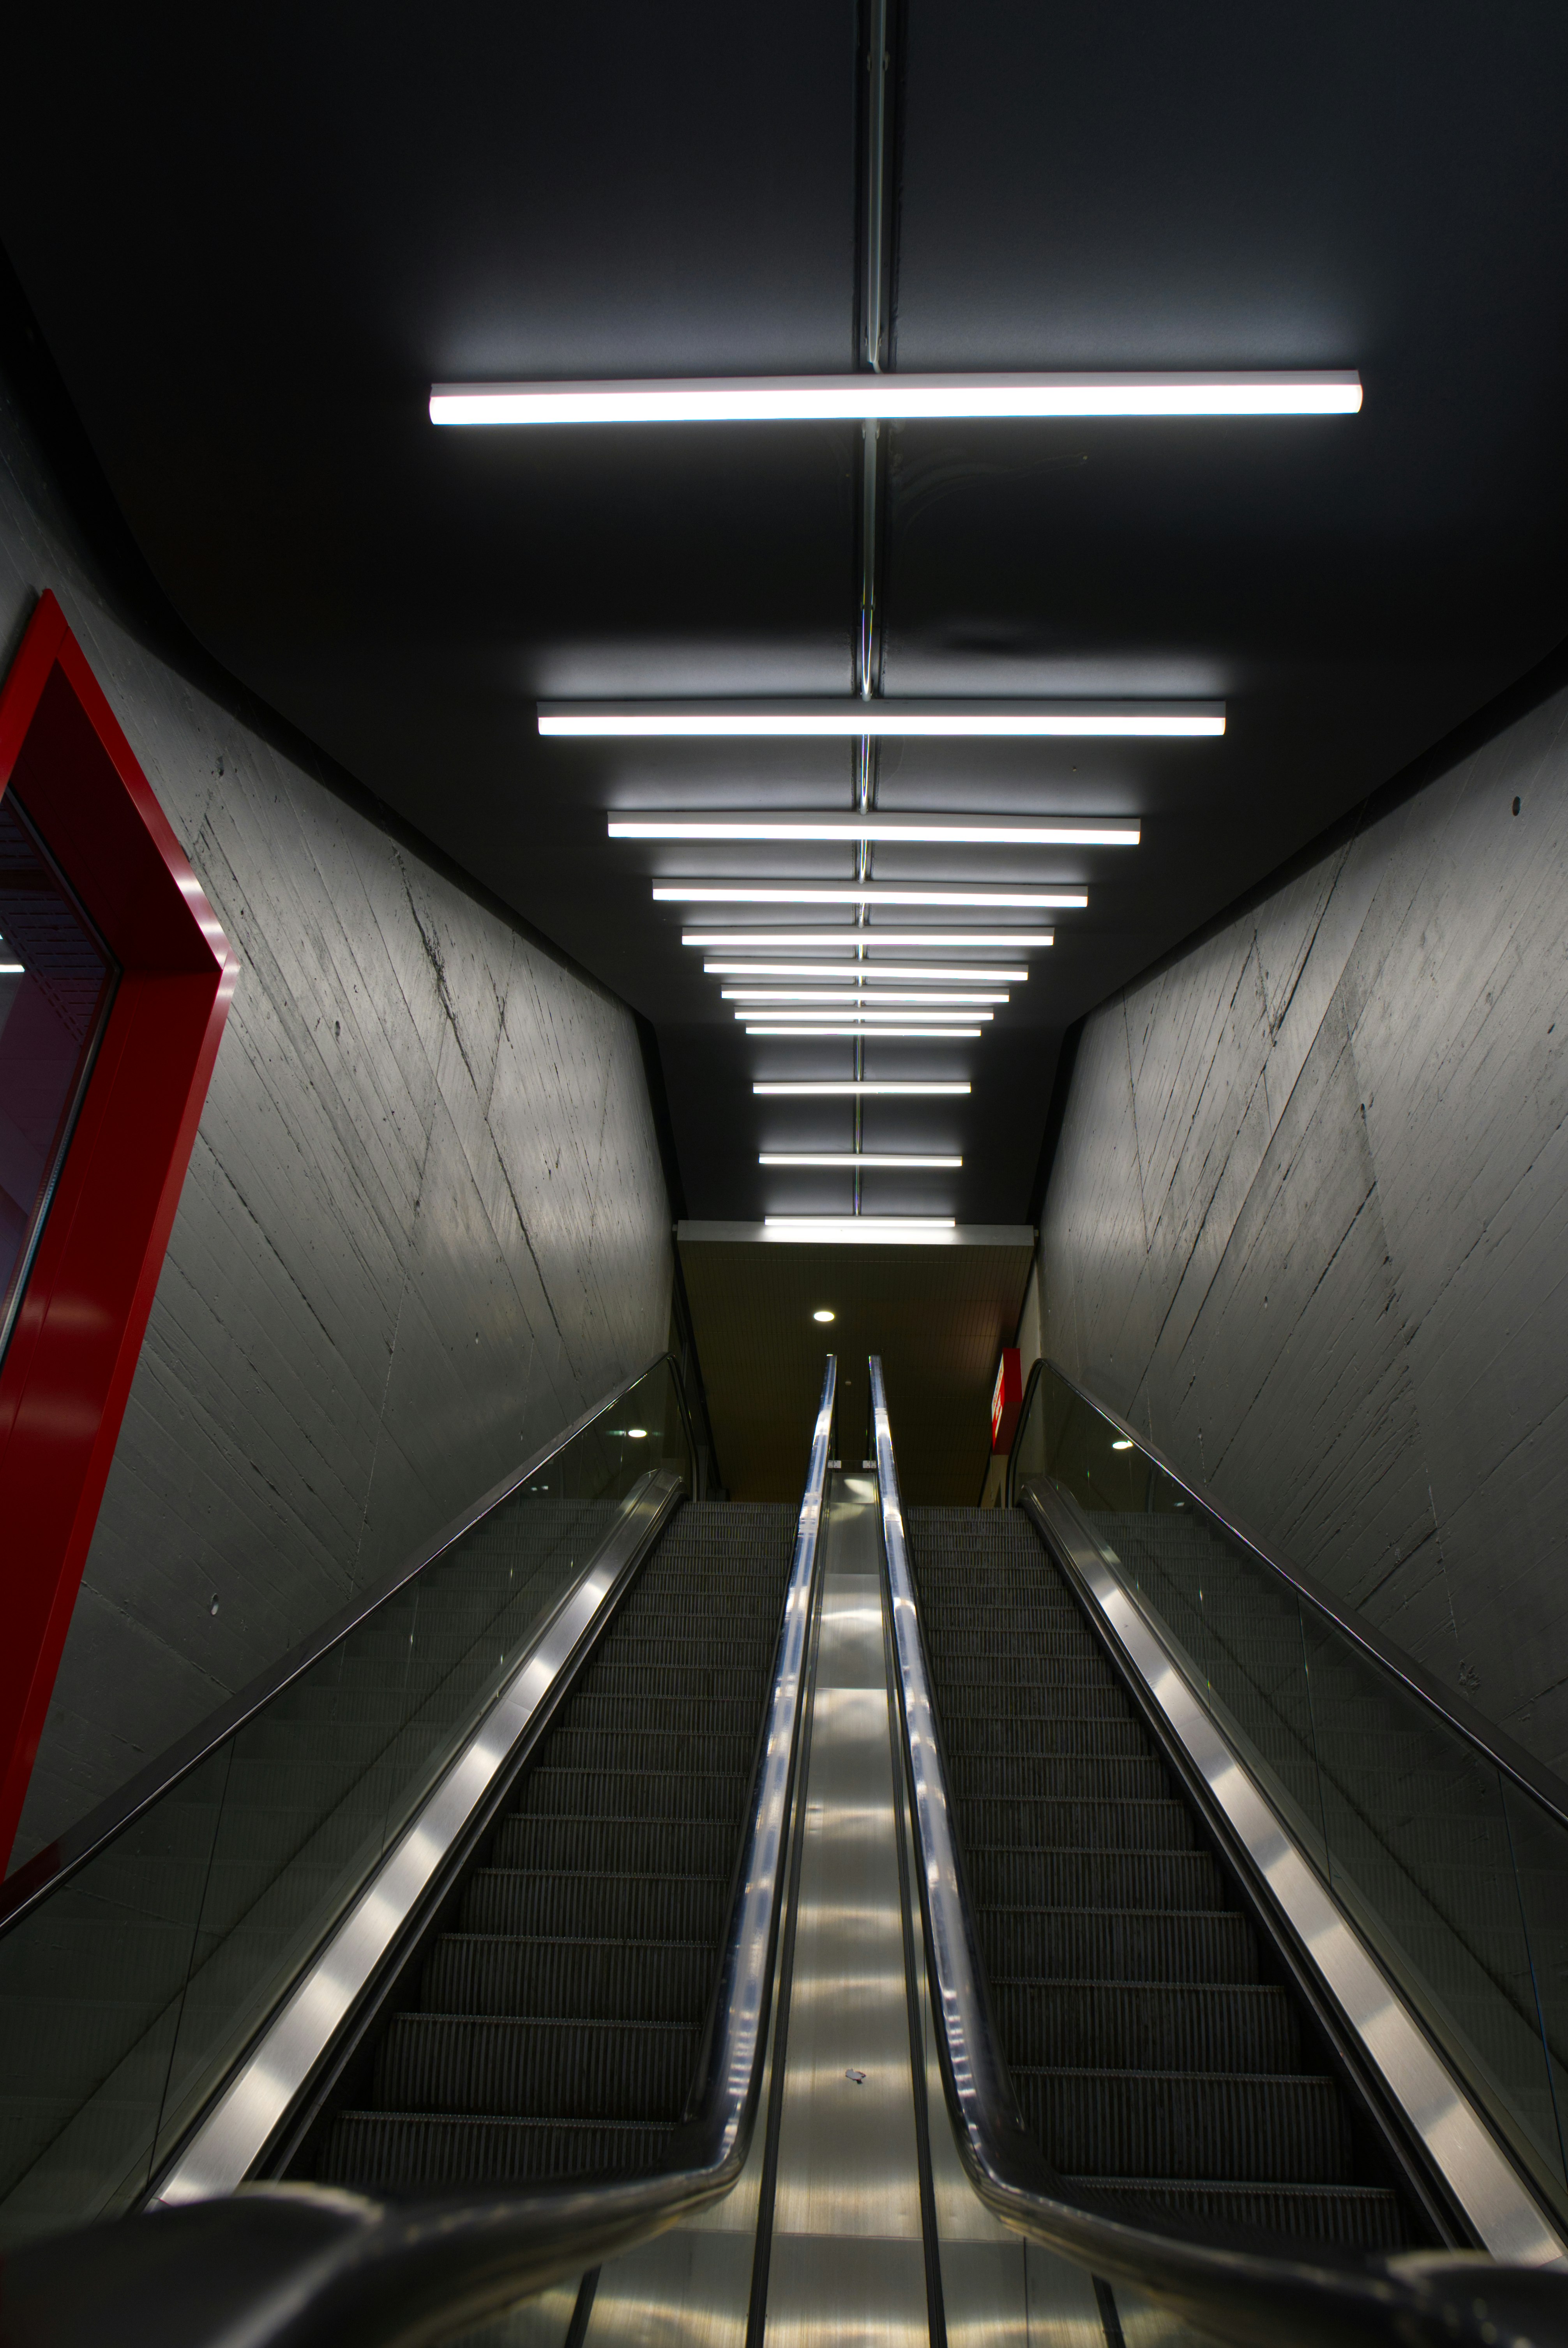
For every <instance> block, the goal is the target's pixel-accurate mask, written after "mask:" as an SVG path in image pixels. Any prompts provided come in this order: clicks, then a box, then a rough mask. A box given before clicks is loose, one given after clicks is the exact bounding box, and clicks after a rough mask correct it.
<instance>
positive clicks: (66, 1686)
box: [0, 386, 672, 1859]
mask: <svg viewBox="0 0 1568 2348" xmlns="http://www.w3.org/2000/svg"><path fill="white" fill-rule="evenodd" d="M45 586H49V587H53V588H54V590H55V592H56V594H57V595H58V596H59V597H60V600H61V602H62V603H63V604H64V606H65V610H66V613H67V618H68V620H69V621H70V623H71V625H72V627H73V628H74V629H75V630H76V632H77V634H78V636H79V637H80V638H81V641H82V644H83V645H84V647H85V649H86V651H87V657H88V658H89V660H90V661H91V662H92V664H93V666H94V669H95V670H96V672H97V675H98V677H99V679H100V681H101V682H102V684H103V685H104V688H105V690H106V692H107V693H108V696H109V699H110V701H111V703H112V704H113V706H114V709H115V714H116V716H118V718H119V720H120V722H121V724H122V725H123V726H124V727H125V729H126V732H127V733H128V736H129V737H130V740H131V743H132V745H133V747H134V748H135V750H136V752H137V755H138V757H139V758H140V760H141V762H142V765H143V767H145V769H146V771H147V775H148V778H149V781H150V782H151V784H152V787H153V788H154V790H155V791H156V792H157V794H158V797H159V802H160V804H161V805H162V807H163V809H164V811H165V813H166V814H167V816H168V817H169V821H170V822H171V823H172V824H173V826H174V829H175V830H176V832H177V833H178V834H179V839H180V841H181V843H182V845H183V846H184V848H185V850H186V851H187V853H188V854H189V855H190V860H191V863H192V864H193V865H194V867H195V869H196V871H197V874H198V876H199V878H200V881H201V884H202V886H203V888H204V889H205V890H206V891H207V893H208V895H209V897H210V899H211V901H212V903H213V906H214V907H215V909H216V911H217V913H218V916H219V918H220V921H221V922H222V923H223V925H224V928H225V929H226V931H227V932H228V934H229V937H230V939H231V942H232V943H233V944H234V946H235V947H236V949H237V951H238V953H239V957H240V963H241V974H240V982H239V986H238V989H237V991H236V994H235V999H234V1008H233V1012H232V1014H231V1017H230V1021H229V1025H228V1030H227V1033H226V1035H225V1036H224V1040H223V1045H222V1049H221V1051H220V1054H219V1058H218V1065H217V1068H216V1071H215V1073H214V1076H213V1079H212V1085H211V1089H210V1093H209V1096H208V1099H207V1104H206V1107H205V1109H204V1112H203V1115H202V1118H201V1126H200V1133H199V1134H198V1137H197V1141H196V1147H195V1150H194V1152H193V1154H192V1158H191V1163H190V1174H189V1177H188V1179H187V1180H186V1184H185V1189H184V1191H183V1194H182V1196H181V1200H180V1205H179V1215H178V1217H177V1219H176V1222H175V1227H174V1232H173V1237H172V1239H171V1241H170V1244H169V1255H168V1259H167V1261H166V1262H165V1265H164V1269H163V1273H162V1277H161V1279H160V1281H159V1289H158V1295H157V1301H156V1303H155V1304H154V1306H153V1311H152V1317H151V1320H150V1322H149V1326H148V1333H147V1340H146V1343H145V1344H144V1346H143V1349H142V1356H141V1361H140V1364H139V1366H138V1371H137V1375H136V1380H135V1383H134V1385H133V1387H132V1390H131V1395H130V1401H129V1406H128V1410H127V1413H126V1418H125V1426H124V1432H123V1433H122V1435H121V1437H120V1442H119V1447H118V1451H117V1453H116V1457H115V1463H114V1468H113V1470H112V1472H111V1475H110V1478H109V1483H108V1491H107V1493H106V1495H105V1498H104V1506H103V1510H102V1513H101V1516H100V1518H99V1520H98V1527H97V1535H96V1538H95V1540H94V1542H93V1546H92V1550H91V1554H90V1556H89V1559H88V1561H87V1573H86V1577H85V1579H84V1581H83V1584H82V1591H81V1595H80V1598H79V1600H78V1601H77V1609H76V1613H75V1615H74V1617H73V1620H72V1624H71V1632H70V1637H69V1641H68V1643H67V1649H66V1653H65V1658H64V1663H63V1665H62V1668H61V1672H60V1676H59V1680H58V1683H57V1685H56V1694H55V1700H54V1704H53V1706H52V1709H51V1711H50V1713H49V1716H48V1722H47V1725H46V1730H45V1735H44V1742H43V1747H42V1750H41V1752H40V1754H39V1757H38V1765H37V1767H36V1772H35V1774H34V1778H33V1786H32V1791H31V1794H30V1796H29V1799H28V1804H27V1809H26V1817H25V1818H24V1822H23V1829H22V1833H21V1836H20V1838H19V1839H18V1843H17V1848H16V1854H15V1856H16V1858H18V1859H20V1858H22V1857H25V1856H26V1854H27V1853H28V1852H29V1851H31V1850H32V1849H36V1847H37V1846H38V1844H40V1843H41V1842H44V1841H46V1840H47V1839H48V1838H50V1837H51V1836H52V1835H54V1834H56V1833H57V1832H58V1831H59V1830H60V1829H61V1828H64V1827H65V1826H67V1824H68V1823H69V1822H70V1821H71V1820H72V1819H73V1818H76V1817H77V1816H79V1815H80V1814H81V1813H82V1812H83V1811H84V1810H86V1809H87V1808H89V1807H91V1805H92V1804H93V1803H94V1802H95V1801H97V1799H99V1798H100V1797H102V1796H103V1795H105V1794H106V1793H108V1792H110V1791H112V1790H113V1788H114V1787H116V1786H118V1785H119V1784H121V1783H123V1781H124V1780H125V1778H126V1777H127V1776H129V1775H131V1774H132V1772H133V1771H135V1770H136V1769H138V1768H139V1767H141V1766H143V1765H144V1763H146V1762H147V1761H148V1760H149V1759H150V1758H152V1757H153V1756H155V1755H156V1754H157V1753H158V1752H159V1751H160V1750H161V1749H162V1747H163V1746H165V1745H167V1744H168V1743H169V1741H170V1740H171V1739H172V1738H173V1737H175V1736H176V1735H179V1734H180V1733H181V1732H182V1731H183V1730H185V1729H186V1728H188V1727H190V1726H191V1725H193V1724H194V1723H195V1722H197V1721H199V1720H200V1719H201V1718H202V1717H203V1715H205V1714H206V1713H207V1712H209V1711H210V1709H211V1708H212V1707H213V1706H214V1705H215V1704H218V1703H220V1702H221V1700H222V1699H223V1697H224V1696H225V1695H227V1694H230V1693H231V1692H232V1691H233V1690H234V1689H235V1688H237V1687H239V1686H241V1685H242V1684H243V1683H244V1682H245V1681H246V1680H248V1679H250V1678H251V1676H252V1675H253V1674H254V1673H256V1672H258V1671H259V1670H261V1669H262V1668H263V1667H264V1666H265V1665H266V1664H267V1663H270V1662H271V1661H272V1660H273V1659H274V1658H275V1657H276V1656H277V1655H279V1654H280V1653H282V1652H284V1651H285V1650H286V1649H287V1648H288V1647H290V1646H291V1645H292V1644H293V1643H295V1642H296V1641H297V1640H299V1639H301V1638H302V1637H303V1636H304V1635H305V1634H306V1632H309V1631H311V1630H312V1629H313V1628H314V1626H315V1625H316V1624H317V1623H318V1622H321V1621H322V1620H323V1618H325V1617H326V1616H327V1615H329V1614H331V1613H332V1612H334V1611H335V1610H336V1609H337V1608H338V1607H340V1606H341V1605H342V1604H343V1602H344V1601H345V1600H346V1599H348V1598H349V1597H350V1596H352V1595H353V1593H354V1591H355V1590H356V1589H357V1588H360V1587H363V1586H364V1584H365V1583H366V1582H368V1581H374V1580H375V1579H376V1577H377V1576H378V1575H380V1574H381V1573H383V1572H384V1571H385V1570H388V1569H390V1568H391V1567H393V1566H395V1564H396V1563H397V1561H398V1560H399V1559H400V1558H402V1557H403V1556H405V1554H407V1553H408V1552H409V1551H410V1550H413V1549H415V1547H417V1545H418V1544H419V1543H420V1542H421V1541H422V1540H425V1539H427V1538H428V1537H429V1535H430V1534H431V1533H433V1532H434V1531H436V1529H438V1528H439V1527H440V1526H441V1525H442V1524H443V1523H445V1522H446V1520H447V1519H449V1518H450V1517H451V1516H453V1515H454V1514H456V1511H457V1510H458V1509H460V1508H461V1507H462V1506H463V1505H464V1504H465V1503H466V1501H467V1500H468V1499H469V1498H471V1497H472V1496H473V1495H474V1493H475V1492H477V1491H479V1490H483V1489H484V1488H486V1487H487V1486H488V1485H490V1484H491V1483H493V1482H495V1481H496V1480H497V1478H499V1477H500V1476H502V1475H503V1474H504V1473H505V1472H506V1470H507V1468H508V1467H510V1466H511V1465H512V1464H513V1463H514V1462H515V1461H516V1460H518V1459H519V1458H521V1457H524V1456H525V1455H526V1454H527V1453H528V1451H529V1450H531V1449H533V1448H535V1447H537V1446H538V1445H539V1444H540V1443H543V1442H545V1441H546V1440H548V1437H549V1436H550V1435H551V1434H552V1433H553V1432H554V1431H555V1429H556V1428H557V1427H558V1426H561V1425H563V1424H564V1423H565V1422H566V1421H567V1420H568V1419H569V1418H570V1417H571V1416H573V1415H574V1414H575V1413H576V1412H577V1411H578V1410H579V1409H580V1408H581V1407H582V1406H583V1405H584V1403H585V1402H587V1401H589V1400H591V1398H592V1396H593V1395H595V1394H598V1393H602V1392H603V1390H604V1389H605V1388H606V1387H607V1386H609V1385H611V1384H613V1382H614V1381H615V1380H616V1378H618V1377H619V1376H620V1375H623V1374H624V1373H625V1372H626V1371H628V1370H629V1369H631V1368H633V1367H635V1366H637V1365H638V1364H639V1363H641V1361H644V1360H646V1359H648V1358H649V1357H650V1356H651V1355H652V1354H655V1353H656V1352H658V1351H659V1350H660V1348H661V1346H662V1345H663V1344H664V1343H665V1340H666V1336H667V1333H668V1329H669V1317H670V1283H671V1263H672V1251H671V1232H670V1223H671V1217H670V1209H669V1204H668V1201H667V1200H666V1198H665V1193H664V1181H663V1175H662V1172H661V1166H660V1159H659V1152H658V1145H657V1139H656V1136H655V1132H654V1128H653V1122H652V1117H651V1110H650V1106H649V1101H648V1094H647V1086H646V1084H645V1081H644V1076H643V1071H642V1062H641V1054H640V1051H639V1048H638V1042H637V1035H636V1031H635V1027H634V1025H633V1023H632V1020H631V1017H630V1014H629V1013H628V1012H627V1010H626V1009H625V1007H624V1005H622V1004H620V1003H618V1002H617V1001H616V1000H615V999H614V998H613V997H611V996H610V995H609V994H605V993H604V992H603V991H602V990H600V989H599V988H597V987H595V986H593V985H592V984H591V983H588V982H586V981H585V980H583V979H582V978H581V977H580V976H579V975H578V974H577V973H575V972H574V971H572V970H570V969H568V968H565V967H563V966H562V965H561V964H560V963H559V962H557V961H555V960H554V959H552V958H551V956H550V955H549V954H548V953H546V952H545V951H543V950H541V948H540V947H539V946H538V945H537V944H536V943H534V942H532V941H531V940H530V939H529V938H528V937H526V936H524V935H522V934H520V933H519V932H518V930H517V929H516V928H515V927H513V926H512V925H510V924H508V923H507V922H506V921H504V920H503V919H501V918H500V917H499V916H498V915H497V913H495V912H493V911H490V910H488V909H487V907H485V906H483V905H481V904H480V903H478V902H477V901H476V900H475V899H474V898H473V897H472V896H471V895H469V894H468V893H467V892H466V891H464V890H463V889H462V888H461V887H460V886H459V885H458V884H457V883H456V882H455V881H454V880H452V879H450V878H449V877H447V876H446V874H445V873H444V872H442V871H440V870H436V869H433V867H432V866H430V865H428V864H426V863H425V862H423V861H422V860H420V859H419V858H418V857H417V856H415V855H414V854H412V853H411V852H410V851H409V850H408V849H407V848H405V847H403V846H400V845H399V843H398V842H397V840H396V839H394V838H392V837H390V836H389V835H388V834H387V833H386V832H384V831H383V830H381V829H378V828H377V826H376V825H375V824H374V822H373V821H372V820H370V819H369V818H368V817H367V816H365V815H364V814H363V813H361V812H360V811H359V810H358V809H357V808H354V807H351V806H349V805H348V804H347V803H346V802H345V801H344V799H343V798H342V797H341V796H339V795H337V794H334V793H333V791H332V790H331V789H329V788H327V787H326V785H325V784H324V783H323V781H322V780H321V779H319V778H317V777H316V776H314V775H313V774H311V773H309V772H306V771H305V770H304V769H303V768H302V767H301V766H299V765H297V764H295V763H294V762H293V761H292V760H291V759H290V758H287V757H282V755H280V753H279V752H277V751H276V750H275V749H274V748H272V747H270V745H269V743H268V742H267V741H266V740H264V739H263V738H262V737H261V735H260V734H258V733H257V732H255V731H254V730H253V729H251V727H249V726H245V725H244V724H242V723H241V722H240V721H239V720H237V719H236V718H235V717H234V716H232V715H231V714H230V713H229V712H228V711H227V710H225V709H224V708H222V707H220V706H219V705H216V704H215V703H213V702H212V701H211V700H210V698H209V697H208V696H207V695H205V694H204V693H203V692H201V691H200V690H199V689H198V688H197V687H196V686H195V685H192V684H191V683H190V680H189V679H188V678H185V677H182V676H181V675H179V674H177V673H176V672H175V671H173V670H172V669H170V668H169V666H167V665H166V664H164V663H163V662H162V661H160V660H159V659H158V658H156V657H154V656H153V655H152V654H149V652H148V651H147V650H146V649H145V648H144V647H143V646H142V645H141V644H138V641H137V640H136V638H135V636H134V634H133V633H130V631H129V630H128V627H127V626H126V625H125V624H122V622H121V620H120V618H118V617H117V615H116V614H115V613H114V612H113V611H112V610H111V609H110V608H109V605H108V600H107V599H106V597H105V596H104V594H103V593H102V592H99V590H98V588H97V585H96V584H95V582H94V581H93V579H92V578H91V576H90V574H89V571H88V568H87V562H86V560H85V558H84V556H83V554H82V551H81V549H80V548H79V547H78V546H77V544H76V542H75V535H74V531H73V529H72V525H71V522H70V520H69V517H68V516H67V515H66V514H65V513H63V512H62V511H61V510H60V509H59V506H58V504H57V501H56V499H55V498H54V495H53V492H52V490H51V488H50V484H49V483H48V481H47V479H46V478H45V477H44V475H43V473H42V471H41V469H40V468H39V465H38V463H37V460H36V453H35V452H34V450H33V449H32V448H31V446H30V444H29V442H28V440H27V438H26V431H25V429H24V427H23V426H22V425H21V423H20V420H19V418H18V417H17V416H16V414H15V409H14V407H12V405H11V403H10V401H9V398H8V396H7V395H6V394H5V391H4V387H3V386H0V656H3V657H4V658H5V660H7V661H8V660H9V658H10V657H11V655H12V654H13V653H14V652H15V646H16V644H18V643H19V641H20V639H21V634H22V631H23V629H24V627H25V625H26V619H27V616H28V613H30V611H31V609H32V606H33V602H34V601H35V599H36V595H37V593H38V592H39V591H40V589H42V588H43V587H45ZM214 1600H216V1601H217V1612H216V1613H214V1612H213V1611H212V1608H213V1601H214Z"/></svg>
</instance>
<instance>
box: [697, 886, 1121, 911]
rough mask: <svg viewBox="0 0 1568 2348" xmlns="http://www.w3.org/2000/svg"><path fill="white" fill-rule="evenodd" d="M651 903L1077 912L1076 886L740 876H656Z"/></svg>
mask: <svg viewBox="0 0 1568 2348" xmlns="http://www.w3.org/2000/svg"><path fill="white" fill-rule="evenodd" d="M653 901H654V903H655V904H656V905H994V906H1008V907H1010V908H1015V909H1023V908H1028V909H1030V910H1031V911H1036V912H1049V911H1057V912H1081V911H1083V908H1084V907H1085V906H1086V905H1087V904H1088V902H1089V898H1088V894H1087V892H1086V891H1084V890H1082V889H1012V890H1002V889H890V888H887V887H886V886H884V885H883V884H882V883H881V882H879V881H874V880H863V881H861V882H859V883H858V884H854V883H851V884H848V885H846V886H845V887H843V888H827V889H808V888H804V887H796V886H794V884H793V883H792V884H791V885H790V886H788V887H785V888H753V887H752V886H751V885H750V884H749V883H748V882H746V881H743V880H720V881H714V882H712V883H708V882H701V881H695V880H656V881H655V882H654V884H653Z"/></svg>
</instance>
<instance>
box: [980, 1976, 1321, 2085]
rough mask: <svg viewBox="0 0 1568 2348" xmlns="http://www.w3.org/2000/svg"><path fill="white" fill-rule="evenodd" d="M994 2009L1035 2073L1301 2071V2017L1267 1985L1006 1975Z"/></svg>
mask: <svg viewBox="0 0 1568 2348" xmlns="http://www.w3.org/2000/svg"><path fill="white" fill-rule="evenodd" d="M991 2002H992V2010H993V2012H994V2013H995V2015H996V2019H997V2022H998V2024H999V2027H1000V2029H1001V2031H1002V2034H1003V2035H1004V2037H1005V2038H1006V2040H1007V2044H1008V2048H1009V2053H1010V2054H1011V2055H1012V2057H1013V2059H1014V2060H1015V2061H1017V2062H1019V2063H1020V2064H1022V2065H1026V2066H1032V2067H1041V2068H1043V2067H1044V2066H1046V2065H1067V2066H1069V2067H1078V2066H1082V2067H1084V2068H1086V2069H1093V2070H1104V2071H1135V2070H1139V2069H1142V2068H1143V2067H1144V2066H1146V2065H1147V2066H1160V2067H1169V2068H1172V2069H1180V2070H1182V2071H1253V2072H1265V2071H1269V2072H1273V2071H1278V2072H1295V2071H1299V2069H1300V2067H1301V2034H1300V2031H1299V2030H1298V2029H1297V2027H1296V2010H1295V2008H1294V2006H1293V2005H1292V2004H1291V2002H1290V2000H1289V1999H1288V1998H1287V1997H1286V1993H1285V1992H1284V1991H1283V1990H1282V1989H1276V1988H1274V1987H1273V1986H1272V1985H1269V1984H1266V1983H1258V1982H1253V1983H1238V1982H1225V1983H1219V1982H1163V1981H1155V1982H1062V1981H1050V1982H1048V1981H1040V1980H1028V1979H1024V1980H1020V1979H1019V1978H1018V1977H1017V1976H1016V1975H1014V1976H1010V1977H1009V1975H1007V1974H1001V1975H999V1976H997V1977H996V1978H994V1979H993V1980H992V1982H991Z"/></svg>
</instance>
